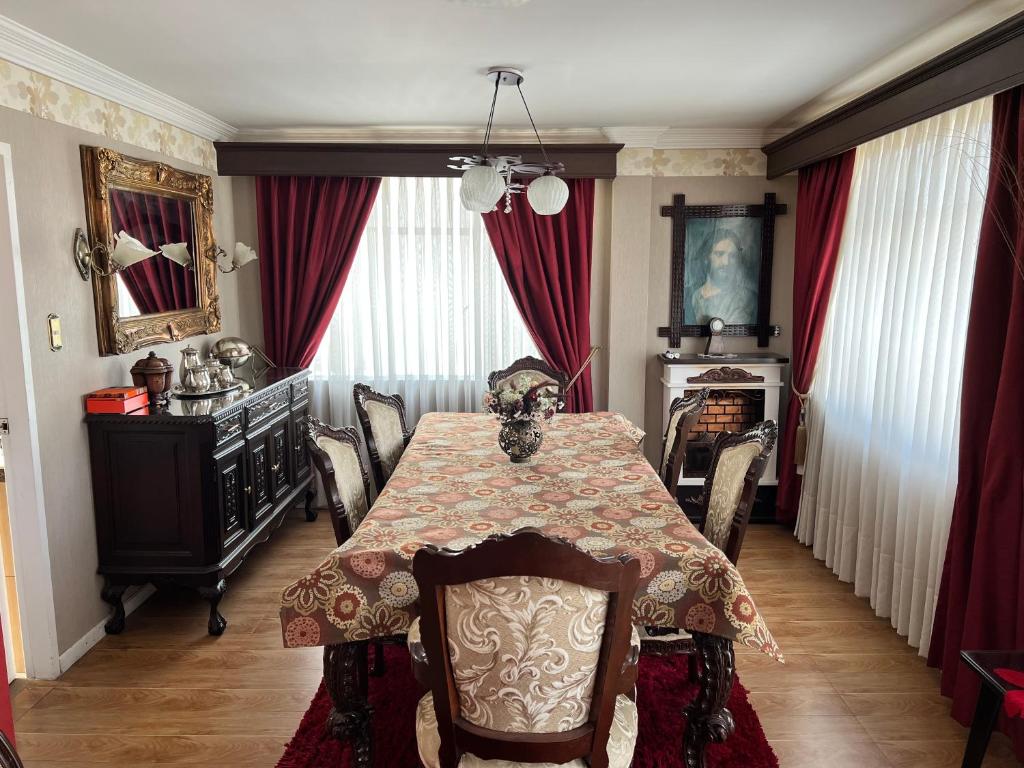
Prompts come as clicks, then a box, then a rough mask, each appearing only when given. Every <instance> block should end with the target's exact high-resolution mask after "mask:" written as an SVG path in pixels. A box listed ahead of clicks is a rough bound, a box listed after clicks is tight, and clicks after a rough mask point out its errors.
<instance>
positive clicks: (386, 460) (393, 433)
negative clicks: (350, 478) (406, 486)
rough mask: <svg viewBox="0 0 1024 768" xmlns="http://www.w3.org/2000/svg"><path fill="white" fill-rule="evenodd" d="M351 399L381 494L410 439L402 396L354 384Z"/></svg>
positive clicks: (410, 433)
mask: <svg viewBox="0 0 1024 768" xmlns="http://www.w3.org/2000/svg"><path fill="white" fill-rule="evenodd" d="M352 398H353V399H354V400H355V403H356V415H357V416H358V417H359V426H360V427H362V429H363V437H364V438H366V452H367V453H368V454H369V455H370V467H371V468H372V469H373V481H374V483H375V484H376V486H377V492H378V493H380V492H381V491H382V490H384V485H385V484H386V483H387V481H388V479H389V478H390V477H391V473H392V472H394V471H395V467H396V466H398V460H399V459H400V458H402V453H404V452H405V446H407V445H408V444H409V440H411V439H412V432H410V431H409V430H408V428H407V427H406V422H405V401H404V400H403V399H402V396H401V395H384V394H381V393H380V392H376V391H374V390H373V389H372V388H371V387H369V386H367V385H366V384H356V385H355V386H354V387H353V388H352Z"/></svg>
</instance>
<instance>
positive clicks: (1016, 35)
mask: <svg viewBox="0 0 1024 768" xmlns="http://www.w3.org/2000/svg"><path fill="white" fill-rule="evenodd" d="M1022 83H1024V13H1019V14H1017V15H1016V16H1012V17H1011V18H1009V19H1007V20H1006V21H1004V22H1002V23H1001V24H997V25H996V26H994V27H992V28H991V29H989V30H986V31H985V32H982V33H981V34H980V35H977V36H976V37H972V38H971V39H970V40H968V41H966V42H964V43H961V44H960V45H958V46H956V47H955V48H951V49H950V50H948V51H946V52H945V53H943V54H941V55H939V56H936V57H935V58H934V59H931V60H930V61H927V62H925V63H924V64H922V65H921V66H919V67H915V68H914V69H912V70H910V71H909V72H907V73H906V74H904V75H901V76H900V77H897V78H895V79H894V80H890V81H889V82H888V83H886V84H885V85H882V86H879V87H878V88H875V89H874V90H873V91H870V92H869V93H866V94H864V95H863V96H861V97H860V98H857V99H854V100H853V101H851V102H850V103H849V104H844V105H843V106H841V107H839V108H838V109H834V110H832V111H831V112H829V113H828V114H827V115H825V116H824V117H821V118H819V119H817V120H815V121H814V122H812V123H808V124H807V125H805V126H804V127H802V128H800V129H798V130H796V131H793V132H792V133H790V134H789V135H787V136H783V137H782V138H781V139H779V140H778V141H773V142H772V143H771V144H769V145H767V146H766V147H764V150H763V151H764V153H765V154H766V155H767V156H768V178H769V179H774V178H776V177H778V176H782V175H783V174H786V173H789V172H790V171H795V170H797V169H798V168H801V167H803V166H805V165H810V164H811V163H814V162H817V161H818V160H823V159H825V158H826V157H832V156H833V155H838V154H839V153H840V152H845V151H846V150H848V149H850V148H851V147H856V146H857V145H858V144H863V143H864V142H866V141H870V140H871V139H874V138H877V137H879V136H883V135H885V134H887V133H891V132H892V131H896V130H899V129H900V128H904V127H906V126H908V125H911V124H913V123H916V122H918V121H920V120H924V119H925V118H928V117H931V116H932V115H937V114H939V113H941V112H945V111H947V110H949V109H953V108H954V107H959V106H960V105H961V104H967V103H968V102H971V101H974V100H975V99H980V98H983V97H985V96H991V95H992V94H994V93H999V92H1000V91H1004V90H1006V89H1007V88H1013V87H1014V86H1017V85H1021V84H1022Z"/></svg>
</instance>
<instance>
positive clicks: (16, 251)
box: [0, 142, 60, 680]
mask: <svg viewBox="0 0 1024 768" xmlns="http://www.w3.org/2000/svg"><path fill="white" fill-rule="evenodd" d="M0 360H2V361H3V364H2V365H0V394H2V395H4V399H5V400H6V402H5V403H0V407H3V408H6V413H2V414H0V416H6V417H7V418H8V419H9V420H10V435H8V436H6V437H4V438H3V447H4V460H5V464H6V475H7V476H6V481H7V504H8V512H9V516H10V520H11V539H12V541H13V543H14V570H15V575H16V582H15V583H16V585H17V591H18V601H19V603H20V607H21V628H22V629H21V632H22V644H23V646H24V649H25V671H26V674H27V675H28V677H29V678H35V679H45V680H55V679H57V678H58V677H59V676H60V653H59V650H58V645H57V619H56V613H55V610H54V600H53V581H52V579H53V574H52V571H51V569H50V548H49V539H48V536H47V531H46V507H45V505H44V500H43V475H42V463H41V460H40V451H39V425H38V421H37V417H36V402H35V387H34V384H33V380H32V355H31V351H30V348H29V336H28V312H27V309H26V301H25V283H24V278H23V273H22V253H21V245H20V240H19V236H18V217H17V208H16V205H15V197H14V171H13V163H12V154H11V145H10V144H6V143H2V142H0Z"/></svg>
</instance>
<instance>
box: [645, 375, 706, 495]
mask: <svg viewBox="0 0 1024 768" xmlns="http://www.w3.org/2000/svg"><path fill="white" fill-rule="evenodd" d="M710 393H711V390H710V389H709V388H707V387H704V389H701V390H699V391H697V392H694V393H692V394H690V395H688V396H686V397H677V398H675V399H673V400H672V403H671V405H669V407H668V424H666V425H665V435H664V436H663V437H662V439H661V461H660V462H659V464H658V476H659V477H660V478H661V481H662V482H663V483H665V487H666V488H668V490H669V493H671V494H672V498H675V496H676V488H677V487H678V486H679V477H680V476H681V475H682V473H683V470H684V469H685V468H686V439H687V436H688V435H689V434H690V431H691V430H692V429H693V427H694V425H696V423H697V421H698V420H699V419H700V417H701V414H703V413H704V406H705V404H706V403H707V401H708V395H709V394H710Z"/></svg>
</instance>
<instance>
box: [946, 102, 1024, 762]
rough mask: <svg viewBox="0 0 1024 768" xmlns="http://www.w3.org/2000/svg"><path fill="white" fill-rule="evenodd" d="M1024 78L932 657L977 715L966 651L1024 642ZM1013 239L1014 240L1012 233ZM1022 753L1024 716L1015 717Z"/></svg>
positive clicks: (997, 169)
mask: <svg viewBox="0 0 1024 768" xmlns="http://www.w3.org/2000/svg"><path fill="white" fill-rule="evenodd" d="M1022 184H1024V87H1017V88H1014V89H1012V90H1010V91H1005V92H1003V93H1001V94H998V95H997V96H996V97H995V102H994V105H993V118H992V164H991V170H990V172H989V182H988V198H987V200H986V203H985V216H984V219H983V220H982V226H981V243H980V246H979V249H978V262H977V266H976V268H975V274H974V293H973V295H972V297H971V315H970V320H969V322H968V328H967V348H966V351H965V353H964V381H963V390H962V392H963V394H962V397H961V406H960V467H959V477H958V484H957V491H956V501H955V502H954V505H953V520H952V524H951V527H950V534H949V544H948V546H947V549H946V563H945V567H944V569H943V573H942V583H941V586H940V589H939V600H938V604H937V606H936V609H935V623H934V625H933V628H932V640H931V646H930V649H929V654H928V662H929V664H931V665H933V666H941V667H942V692H943V693H944V694H945V695H947V696H952V697H953V716H954V717H956V718H957V719H958V720H959V721H960V722H962V723H968V722H969V721H970V719H971V715H972V713H973V709H974V704H975V699H976V696H977V690H978V688H977V678H976V676H975V675H974V674H973V673H972V672H971V671H969V670H968V669H967V668H966V667H964V666H963V665H962V664H961V663H960V661H959V653H960V651H961V650H987V649H991V650H1008V649H1017V650H1019V649H1022V648H1024V442H1022V429H1024V397H1022V389H1021V382H1022V381H1024V213H1022V211H1024V190H1022V188H1021V185H1022ZM1008 241H1009V242H1008ZM1010 735H1011V736H1012V737H1013V740H1014V745H1015V747H1016V750H1017V754H1018V756H1019V757H1021V759H1022V760H1024V721H1020V720H1015V721H1012V723H1011V724H1010Z"/></svg>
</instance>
